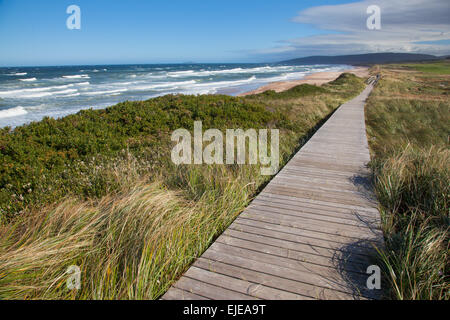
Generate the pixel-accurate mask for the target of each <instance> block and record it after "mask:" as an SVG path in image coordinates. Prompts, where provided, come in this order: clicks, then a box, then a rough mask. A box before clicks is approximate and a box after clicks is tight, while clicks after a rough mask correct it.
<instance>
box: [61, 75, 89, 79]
mask: <svg viewBox="0 0 450 320" xmlns="http://www.w3.org/2000/svg"><path fill="white" fill-rule="evenodd" d="M62 77H63V78H64V79H90V77H89V75H87V74H76V75H72V76H62Z"/></svg>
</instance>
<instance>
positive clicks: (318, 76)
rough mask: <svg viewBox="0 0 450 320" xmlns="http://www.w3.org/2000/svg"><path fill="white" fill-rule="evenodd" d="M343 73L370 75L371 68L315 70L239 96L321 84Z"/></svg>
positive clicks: (360, 75)
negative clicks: (294, 78)
mask: <svg viewBox="0 0 450 320" xmlns="http://www.w3.org/2000/svg"><path fill="white" fill-rule="evenodd" d="M343 73H353V74H354V75H356V76H358V77H363V78H364V77H368V76H369V68H368V67H355V68H353V69H346V70H342V71H322V72H315V73H311V74H309V75H307V76H306V77H304V78H303V79H299V80H289V81H277V82H271V83H268V84H265V85H263V86H261V87H259V88H257V89H255V90H251V91H248V92H244V93H240V94H238V95H237V97H245V96H248V95H253V94H258V93H263V92H266V91H269V90H273V91H275V92H283V91H286V90H289V89H291V88H293V87H295V86H298V85H301V84H311V85H317V86H321V85H323V84H325V83H328V82H331V81H334V80H336V79H337V78H338V77H339V76H340V75H341V74H343Z"/></svg>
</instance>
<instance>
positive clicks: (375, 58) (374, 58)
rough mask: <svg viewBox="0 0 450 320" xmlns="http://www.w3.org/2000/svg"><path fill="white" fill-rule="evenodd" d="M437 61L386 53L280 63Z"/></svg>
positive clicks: (301, 59) (411, 55) (435, 58)
mask: <svg viewBox="0 0 450 320" xmlns="http://www.w3.org/2000/svg"><path fill="white" fill-rule="evenodd" d="M437 59H439V57H436V56H433V55H429V54H416V53H392V52H387V53H368V54H355V55H346V56H311V57H305V58H298V59H292V60H287V61H282V62H281V63H289V64H350V65H371V64H378V63H393V62H411V61H427V60H437Z"/></svg>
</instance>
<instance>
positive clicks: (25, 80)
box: [19, 78, 37, 82]
mask: <svg viewBox="0 0 450 320" xmlns="http://www.w3.org/2000/svg"><path fill="white" fill-rule="evenodd" d="M19 80H20V81H24V82H32V81H36V80H37V79H36V78H28V79H19Z"/></svg>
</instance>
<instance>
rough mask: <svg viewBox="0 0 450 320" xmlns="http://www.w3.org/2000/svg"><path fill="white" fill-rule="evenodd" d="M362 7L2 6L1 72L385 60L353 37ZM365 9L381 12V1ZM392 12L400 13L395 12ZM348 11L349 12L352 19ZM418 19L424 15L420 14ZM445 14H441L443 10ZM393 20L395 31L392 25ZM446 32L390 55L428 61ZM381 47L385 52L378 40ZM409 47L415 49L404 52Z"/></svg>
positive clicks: (104, 0)
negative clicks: (371, 56) (76, 17)
mask: <svg viewBox="0 0 450 320" xmlns="http://www.w3.org/2000/svg"><path fill="white" fill-rule="evenodd" d="M397 1H398V0H397ZM401 1H403V0H401ZM411 1H412V2H414V1H415V2H419V3H421V4H422V5H424V6H426V5H427V3H430V2H433V3H434V2H435V3H436V5H437V6H438V5H439V6H440V7H439V6H438V7H437V8H436V11H443V10H442V5H443V3H444V5H445V3H447V1H446V0H442V1H441V0H428V2H427V1H425V0H411ZM364 2H365V1H349V0H342V1H339V0H336V1H334V0H330V1H299V0H296V1H284V0H276V1H274V0H239V1H236V0H226V1H217V0H203V1H198V0H190V1H186V0H166V1H154V0H145V1H144V0H126V1H119V0H114V1H112V0H70V1H66V0H40V1H35V0H0V43H1V48H0V66H19V65H68V64H69V65H70V64H112V63H115V64H120V63H176V62H185V61H194V62H262V61H276V60H277V59H282V58H292V57H297V56H307V55H309V54H321V53H323V54H339V53H354V52H355V50H356V51H357V52H361V53H363V52H368V51H382V50H384V48H385V47H383V46H382V45H380V46H378V47H377V45H375V46H373V44H372V45H371V44H367V43H365V42H364V41H363V38H364V37H365V36H364V35H361V34H359V33H361V32H359V31H358V30H357V28H359V27H360V25H363V24H364V23H365V20H364V19H365V16H364V14H365V12H362V15H361V11H364V10H365V8H364V5H365V3H364ZM371 2H372V3H377V2H379V3H380V5H381V6H382V7H383V5H386V6H388V4H387V3H388V2H386V0H383V1H376V0H374V1H371ZM392 2H395V1H394V0H391V1H390V2H389V5H390V6H391V8H392V5H391V4H392ZM399 3H400V2H399ZM403 3H404V1H403ZM71 4H75V5H78V6H79V7H80V8H81V14H82V16H81V24H82V25H81V30H68V29H67V27H66V20H67V18H68V17H69V15H68V14H67V13H66V8H67V7H68V6H69V5H71ZM345 6H347V7H345ZM398 7H400V9H402V5H400V4H399V5H398V6H397V9H398ZM339 8H341V9H342V8H343V11H342V12H341V13H339V12H340V11H339V10H335V9H339ZM349 8H350V9H349ZM394 8H395V7H394ZM321 10H322V11H321ZM327 10H328V11H327ZM349 10H350V11H349ZM351 10H354V12H355V13H354V15H353V16H350V17H349V16H348V12H352V11H351ZM417 10H418V12H420V10H422V13H423V8H420V6H419V8H418V9H417ZM334 12H337V13H338V14H336V15H334ZM344 13H345V14H344ZM443 13H444V14H448V12H445V10H444V12H443ZM430 14H431V13H430ZM447 17H448V16H447ZM330 19H332V20H333V19H335V24H334V25H331V26H330V25H325V24H324V21H329V20H330ZM342 19H347V20H352V21H353V20H358V19H359V20H361V21H359V22H358V25H357V26H356V27H355V30H348V29H345V30H343V29H342V28H341V27H340V22H341V21H343V20H342ZM391 20H392V21H393V22H392V21H391V24H393V25H395V23H396V19H392V18H391ZM430 20H431V19H430ZM389 26H390V25H389ZM400 27H401V26H400ZM404 27H405V28H406V25H404ZM447 27H448V24H446V23H443V24H442V23H441V24H440V25H439V26H437V28H438V31H439V32H440V35H439V36H436V34H433V35H425V36H423V37H419V38H417V39H413V40H415V41H414V42H413V41H412V40H411V41H410V42H408V43H406V45H404V46H403V47H399V50H397V51H411V52H427V51H428V52H430V53H431V51H433V50H435V51H436V50H437V51H439V50H441V49H442V46H443V45H444V46H445V50H447V47H448V42H446V41H445V39H446V38H450V36H448V34H449V33H448V29H447ZM364 32H366V30H365V31H364ZM336 35H347V36H348V35H352V36H355V37H356V39H355V38H352V39H351V40H349V39H348V37H347V36H346V38H345V39H344V38H342V45H340V43H334V49H333V47H330V42H333V41H332V40H333V39H336ZM371 35H373V33H372V34H371ZM358 36H359V38H358ZM327 37H328V38H327ZM378 38H379V40H378V41H379V42H380V43H382V42H383V39H384V38H383V37H382V36H381V33H378ZM430 41H431V43H430ZM397 42H398V41H397V40H395V39H392V40H391V41H390V42H389V43H390V45H391V46H392V44H395V43H397ZM436 42H437V44H436ZM377 43H378V42H377ZM410 43H415V46H416V47H417V48H416V47H408V45H409V44H410ZM433 43H434V44H433ZM442 43H443V44H442ZM362 44H364V45H362ZM355 45H356V46H357V48H356V49H355ZM439 46H441V47H439ZM432 47H433V48H434V49H432ZM388 48H389V49H391V47H388ZM405 48H406V49H405ZM392 49H394V50H395V46H394V48H392ZM445 50H444V51H445ZM439 52H440V51H439Z"/></svg>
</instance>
